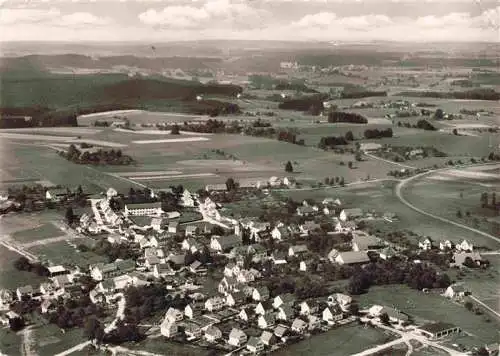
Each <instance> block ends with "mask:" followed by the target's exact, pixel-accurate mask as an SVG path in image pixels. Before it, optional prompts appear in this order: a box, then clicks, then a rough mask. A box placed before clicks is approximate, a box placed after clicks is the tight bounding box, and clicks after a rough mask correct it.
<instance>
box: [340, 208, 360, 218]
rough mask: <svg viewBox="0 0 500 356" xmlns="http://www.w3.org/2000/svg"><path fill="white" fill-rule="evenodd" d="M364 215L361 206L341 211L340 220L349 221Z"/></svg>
mask: <svg viewBox="0 0 500 356" xmlns="http://www.w3.org/2000/svg"><path fill="white" fill-rule="evenodd" d="M362 216H363V210H361V209H360V208H351V209H344V210H342V211H341V212H340V215H339V219H340V221H347V220H352V219H356V218H360V217H362Z"/></svg>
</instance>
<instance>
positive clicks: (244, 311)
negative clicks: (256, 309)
mask: <svg viewBox="0 0 500 356" xmlns="http://www.w3.org/2000/svg"><path fill="white" fill-rule="evenodd" d="M251 315H252V313H251V309H250V308H241V310H240V312H239V314H238V317H239V318H240V319H241V320H243V321H245V322H247V321H248V320H249V319H250V316H251Z"/></svg>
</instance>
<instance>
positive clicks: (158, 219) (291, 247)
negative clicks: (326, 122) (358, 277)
mask: <svg viewBox="0 0 500 356" xmlns="http://www.w3.org/2000/svg"><path fill="white" fill-rule="evenodd" d="M294 188H295V182H294V180H293V178H284V179H282V178H277V177H272V178H271V179H270V180H269V182H264V183H259V184H248V185H245V184H241V185H239V184H238V183H235V182H234V181H232V180H228V182H227V183H226V184H220V185H209V186H206V187H205V189H202V190H199V191H197V192H196V193H193V192H190V191H188V190H187V189H184V188H182V187H172V191H170V192H167V193H166V194H168V195H169V196H171V197H173V199H174V203H173V204H170V206H173V207H175V209H173V210H167V209H165V204H164V200H165V199H164V198H165V197H164V196H163V199H162V200H161V201H160V199H158V195H159V194H163V195H165V192H153V191H151V190H147V191H146V190H145V192H144V195H141V197H142V198H137V196H138V195H137V193H134V194H135V195H136V197H135V199H131V194H132V193H131V192H129V194H128V195H124V194H119V193H118V192H117V191H116V190H115V189H113V188H109V189H108V190H107V192H106V193H105V194H104V193H103V194H101V195H97V196H89V197H88V200H90V207H91V209H87V212H85V213H83V214H81V215H79V216H78V215H76V218H75V220H74V221H73V222H72V224H71V229H72V230H73V232H74V233H75V234H78V235H81V236H82V237H83V239H85V240H86V241H90V242H91V243H92V244H93V245H100V246H102V245H103V244H105V245H106V246H111V248H112V249H116V250H118V249H123V250H124V251H126V252H127V253H126V255H127V256H129V257H128V258H121V257H122V256H121V255H120V257H119V258H116V259H115V260H114V261H112V262H110V263H98V264H91V265H89V266H88V268H86V269H85V268H81V267H78V266H75V265H73V264H72V262H71V261H67V263H66V264H64V265H50V264H48V265H44V266H43V267H45V268H46V270H47V271H48V275H47V281H46V282H44V283H42V284H40V285H26V286H19V287H18V288H17V289H16V290H3V291H2V292H1V294H0V307H1V310H2V312H1V315H2V318H1V321H2V322H3V323H4V325H9V324H10V325H11V326H12V325H13V324H15V323H16V322H15V321H19V320H21V319H23V313H26V312H27V311H29V310H33V309H35V308H36V309H37V310H39V313H40V314H41V316H42V318H45V319H46V320H48V321H49V322H51V320H52V321H53V320H54V318H56V319H57V318H58V317H59V318H60V316H58V314H59V312H60V307H58V306H59V305H60V304H59V303H60V300H70V299H74V300H81V299H82V298H87V297H88V299H89V300H90V301H91V304H92V305H93V307H89V309H90V312H89V313H90V314H92V313H94V314H96V315H99V313H100V311H103V310H105V311H107V312H108V314H111V315H112V316H113V317H114V318H112V319H113V321H112V322H111V323H109V324H108V325H107V326H106V327H105V328H104V330H103V332H104V334H110V333H113V330H116V329H117V328H119V326H120V325H122V326H123V325H124V324H125V322H126V323H127V324H133V323H136V325H139V323H140V324H146V325H148V328H147V331H146V334H147V335H148V337H149V336H150V335H156V337H162V338H165V339H168V340H169V341H172V342H178V343H188V344H193V345H197V346H201V347H203V348H209V349H211V350H215V351H216V354H234V355H236V354H259V353H267V352H270V351H274V350H277V349H280V348H282V347H284V346H285V345H287V344H289V343H293V342H297V341H300V340H302V339H304V338H307V337H314V336H312V335H314V334H316V333H322V332H326V331H328V330H330V329H334V328H342V327H343V326H344V325H345V324H349V323H354V322H356V323H364V324H369V325H370V326H372V327H380V328H386V329H391V330H396V331H397V332H398V333H410V334H411V335H412V337H413V338H416V339H417V340H419V341H421V342H422V343H424V344H429V345H433V346H435V347H438V348H439V347H440V346H439V344H438V343H437V341H438V340H439V339H440V338H442V337H444V336H447V335H450V334H453V333H460V332H461V331H462V330H461V329H460V328H459V327H457V326H455V325H453V324H450V323H447V322H446V320H435V321H434V322H432V323H426V324H424V325H415V324H414V323H413V319H412V317H411V315H408V314H405V313H404V312H402V311H400V310H398V309H396V308H394V307H392V306H390V305H372V306H370V307H369V308H365V309H361V308H360V307H359V305H358V304H357V302H356V298H355V295H350V293H348V291H346V289H339V288H337V287H336V285H335V283H328V282H327V281H325V282H324V283H323V282H322V280H321V279H319V280H318V278H317V276H316V275H318V274H319V275H321V273H332V274H340V277H338V278H339V279H340V278H346V277H345V276H342V274H346V275H347V276H352V274H353V273H358V272H359V271H362V270H363V268H365V267H366V266H367V265H369V264H370V263H372V262H376V261H382V262H384V261H385V262H388V261H394V260H397V261H401V260H404V261H405V263H407V264H410V265H412V266H424V265H426V264H427V263H430V262H429V261H426V260H423V259H422V258H415V257H413V258H412V256H426V253H428V252H430V251H433V253H434V255H433V256H440V255H446V256H451V259H450V261H449V262H450V264H451V265H452V266H456V267H457V268H462V267H463V266H467V265H468V264H472V265H473V266H482V267H485V265H486V261H484V260H483V259H482V257H481V255H480V253H478V252H476V251H475V249H474V246H473V245H472V243H470V242H469V241H466V240H464V241H462V242H461V243H459V244H456V245H454V244H453V243H452V242H451V241H449V240H443V241H432V240H431V239H430V238H429V237H422V239H421V240H420V241H419V242H418V246H412V247H411V248H410V250H412V251H411V253H410V254H408V246H407V245H405V244H404V243H402V244H399V243H398V242H397V241H396V242H394V240H393V241H389V240H384V239H382V238H381V237H378V236H375V235H373V234H371V233H369V232H367V231H365V230H363V226H364V224H363V221H364V220H366V219H380V220H385V221H392V220H394V219H397V214H395V213H390V212H373V211H370V212H369V211H363V209H362V208H360V207H352V206H351V207H349V208H348V207H347V206H349V204H348V202H342V201H340V200H339V199H335V198H331V197H327V198H324V199H323V200H322V201H318V202H311V201H303V202H293V201H288V202H281V203H279V202H274V203H276V204H281V206H282V207H284V210H285V213H284V215H283V216H282V219H281V220H280V219H278V218H277V217H276V216H272V215H265V214H264V216H260V217H248V216H246V217H242V218H235V217H234V214H227V211H226V210H225V209H224V203H223V202H224V201H227V196H228V194H232V197H233V198H234V196H235V195H237V196H238V198H237V199H239V200H240V201H241V200H245V199H247V198H249V197H254V198H255V197H256V196H257V197H259V199H262V201H264V200H270V201H272V200H273V198H272V194H270V193H271V192H272V190H273V189H294ZM65 194H67V190H58V191H56V190H52V191H51V190H48V191H47V193H46V197H45V198H46V199H52V200H57V199H64V198H63V196H64V195H65ZM146 194H147V195H149V196H146ZM287 214H288V215H287ZM183 215H192V216H193V217H194V218H193V220H192V221H189V219H188V220H187V221H186V220H184V222H182V221H183V220H182V219H181V218H182V216H183ZM314 239H315V240H314ZM312 240H314V241H315V242H311V241H312ZM313 245H315V246H316V247H317V248H313V247H312V246H313ZM318 245H320V247H318ZM75 246H76V245H75ZM78 248H81V247H78ZM403 251H406V255H404V254H403ZM408 256H410V257H408ZM435 259H436V258H435ZM49 263H50V262H49ZM434 263H436V262H434ZM411 268H413V267H411ZM419 268H420V267H419ZM421 268H424V269H422V270H418V269H417V272H415V273H420V272H419V271H421V272H422V274H425V273H424V272H425V271H426V270H425V267H421ZM325 271H326V272H325ZM353 271H354V272H353ZM441 277H442V276H439V273H438V276H437V277H436V278H435V279H434V280H433V281H431V283H430V284H429V283H426V282H420V283H418V284H417V287H416V288H419V289H421V290H422V292H423V293H425V292H428V290H429V289H431V288H432V287H438V288H439V290H440V291H441V293H442V297H443V299H445V298H449V299H453V300H457V299H460V298H463V297H464V296H466V295H467V294H468V293H470V290H468V289H467V287H466V286H464V285H463V284H461V283H455V284H451V283H450V281H449V280H445V278H441ZM290 280H294V281H295V283H296V285H294V286H289V285H288V284H290V282H288V284H287V281H290ZM152 286H154V288H155V289H153V290H154V292H151V293H157V294H158V295H160V296H161V298H163V299H162V301H161V302H159V303H158V304H159V305H156V304H155V305H150V306H148V308H149V310H148V311H146V312H142V309H140V308H142V307H143V306H142V305H141V304H143V303H144V301H145V299H144V295H146V294H147V293H149V292H147V291H151V290H152V289H148V288H152ZM360 288H364V287H360ZM347 290H353V294H356V293H357V292H356V288H355V286H349V288H348V289H347ZM131 300H135V301H134V304H135V305H133V306H131V305H127V303H131ZM165 301H166V302H165ZM146 304H147V303H146ZM20 305H21V307H20ZM13 306H14V307H13ZM132 307H135V308H134V309H133V310H135V312H132V311H131V310H132ZM138 307H139V308H138ZM162 308H163V310H162ZM138 309H140V310H141V311H139V312H138V311H137V310H138ZM158 311H160V317H158V315H159V313H158ZM131 314H133V315H131ZM54 315H55V316H54ZM59 321H60V320H59ZM89 339H91V340H90V342H92V344H95V345H96V347H104V346H103V344H104V343H102V344H101V342H102V339H103V336H102V335H100V336H98V335H97V334H96V335H92V336H89ZM491 347H492V349H491V350H493V348H495V346H491ZM495 350H496V352H498V346H496V349H495ZM491 354H492V355H493V354H494V353H491Z"/></svg>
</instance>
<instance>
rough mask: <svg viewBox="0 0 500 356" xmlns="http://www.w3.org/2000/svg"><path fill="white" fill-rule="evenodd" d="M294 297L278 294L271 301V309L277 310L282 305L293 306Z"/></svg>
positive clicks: (289, 294) (287, 294) (288, 294)
mask: <svg viewBox="0 0 500 356" xmlns="http://www.w3.org/2000/svg"><path fill="white" fill-rule="evenodd" d="M293 303H295V296H294V295H293V294H291V293H285V294H280V295H278V296H276V297H274V299H273V308H275V309H278V308H279V307H281V306H282V305H284V304H286V305H293Z"/></svg>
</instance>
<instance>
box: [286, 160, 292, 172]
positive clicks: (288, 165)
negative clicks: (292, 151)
mask: <svg viewBox="0 0 500 356" xmlns="http://www.w3.org/2000/svg"><path fill="white" fill-rule="evenodd" d="M285 172H287V173H292V172H293V166H292V162H290V161H288V162H286V165H285Z"/></svg>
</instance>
